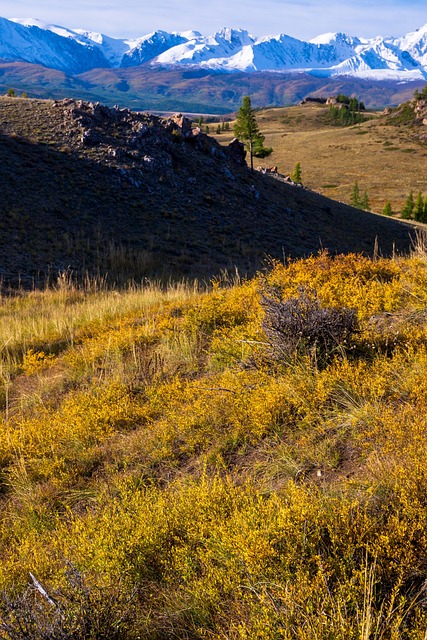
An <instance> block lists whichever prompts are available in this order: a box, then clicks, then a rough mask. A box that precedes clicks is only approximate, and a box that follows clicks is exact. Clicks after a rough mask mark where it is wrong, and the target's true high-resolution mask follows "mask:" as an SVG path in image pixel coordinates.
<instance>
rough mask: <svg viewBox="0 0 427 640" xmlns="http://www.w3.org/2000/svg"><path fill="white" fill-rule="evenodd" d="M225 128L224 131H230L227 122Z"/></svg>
mask: <svg viewBox="0 0 427 640" xmlns="http://www.w3.org/2000/svg"><path fill="white" fill-rule="evenodd" d="M225 130H226V131H230V123H229V122H226V123H225Z"/></svg>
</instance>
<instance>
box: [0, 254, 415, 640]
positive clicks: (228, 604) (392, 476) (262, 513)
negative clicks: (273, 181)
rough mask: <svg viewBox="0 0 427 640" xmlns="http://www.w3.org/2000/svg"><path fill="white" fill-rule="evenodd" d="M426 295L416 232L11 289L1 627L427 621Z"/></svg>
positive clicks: (323, 631) (173, 630)
mask: <svg viewBox="0 0 427 640" xmlns="http://www.w3.org/2000/svg"><path fill="white" fill-rule="evenodd" d="M301 304H302V306H301ZM295 305H296V306H297V307H298V305H300V306H299V307H298V308H299V310H300V311H301V309H303V310H304V309H305V311H304V313H302V314H300V317H302V320H303V321H302V325H301V328H300V339H299V340H295V335H293V336H291V337H292V340H289V331H287V330H288V329H289V327H291V328H292V327H293V326H294V325H293V324H292V323H293V322H294V321H295V318H294V317H293V316H292V314H290V313H289V310H290V309H292V308H295ZM426 306H427V258H426V254H425V252H424V251H423V247H422V244H421V243H420V245H419V248H418V252H417V253H414V254H413V255H412V256H410V257H406V258H395V259H385V258H379V259H376V260H371V259H369V258H367V257H363V256H361V255H355V254H349V255H341V256H336V257H335V258H332V257H330V256H329V255H328V254H327V253H325V252H324V253H321V254H319V255H317V256H315V257H311V258H307V259H304V260H299V261H288V262H287V263H286V264H281V263H275V264H273V265H272V268H271V270H270V271H269V272H268V273H263V274H259V275H258V276H256V277H255V278H253V279H251V280H247V281H246V280H245V281H242V282H240V281H238V280H235V281H234V282H230V281H218V280H217V281H214V282H213V283H212V284H211V286H210V287H209V288H199V287H197V286H196V285H193V286H191V287H190V286H188V285H174V286H170V287H169V288H166V289H160V288H158V287H157V286H155V285H148V284H147V285H146V286H145V287H132V288H128V289H123V290H115V291H111V290H108V289H106V288H105V287H103V286H102V283H96V282H88V283H87V286H86V288H77V287H75V286H74V285H73V283H72V282H71V281H70V279H69V278H68V277H67V276H66V275H64V276H63V277H60V278H59V279H58V282H57V284H56V286H55V287H52V288H50V289H47V290H45V291H32V292H22V293H21V294H19V293H18V294H17V295H15V296H13V297H12V296H7V297H2V298H1V307H0V342H1V344H2V365H1V366H2V369H1V397H2V408H3V414H2V419H1V427H0V464H1V476H0V478H1V485H0V487H1V496H0V509H1V511H0V512H1V529H0V558H1V562H0V588H1V592H2V594H3V596H2V598H1V599H0V600H1V605H0V610H1V614H0V634H1V637H3V638H7V639H8V640H12V639H13V640H15V639H17V638H19V639H21V638H22V639H23V638H37V639H38V638H44V639H46V638H50V639H52V640H53V638H55V639H58V638H77V639H79V638H82V639H83V638H93V639H101V638H131V639H132V638H135V639H136V638H144V639H147V640H160V639H163V638H175V639H182V640H184V639H186V640H188V639H194V640H196V639H197V640H199V639H200V640H201V639H206V638H209V639H210V640H223V639H224V638H227V639H230V640H242V639H245V640H277V639H285V640H288V639H289V640H291V639H292V640H293V639H300V640H303V639H304V640H305V639H308V638H310V639H318V640H332V639H333V640H335V639H340V640H352V639H355V640H356V639H357V640H368V639H376V640H379V639H382V640H386V639H387V640H388V639H390V640H398V639H399V640H401V639H404V640H409V639H410V640H423V639H424V638H425V634H426V629H427V608H426V605H427V600H426V590H425V585H426V580H427V511H426V495H427V471H426V470H427V441H426V439H427V435H426V434H427V430H426V416H427V385H426V380H427V316H426V311H425V310H426ZM272 309H273V311H272ZM274 309H276V311H274ZM350 310H353V311H351V313H350ZM276 312H277V313H276ZM275 314H276V315H275ZM350 317H351V318H352V324H351V326H350V325H348V326H349V330H348V332H347V333H345V332H344V333H342V332H341V333H339V332H338V333H337V331H336V328H337V327H338V328H339V327H340V322H341V320H340V318H350ZM278 319H279V320H280V322H279V324H277V322H278ZM307 327H310V332H308V331H307ZM272 336H273V338H272ZM338 336H339V337H338ZM331 338H332V339H331ZM30 572H31V574H32V575H33V576H34V578H35V579H36V580H37V581H38V583H40V584H41V585H42V586H43V588H44V589H45V590H46V592H47V594H48V596H49V599H50V600H49V601H48V600H47V596H43V595H42V594H41V593H40V590H38V589H37V588H36V587H35V586H34V584H35V583H34V582H33V581H32V579H31V578H30Z"/></svg>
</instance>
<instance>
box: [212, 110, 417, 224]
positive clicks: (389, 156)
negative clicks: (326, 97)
mask: <svg viewBox="0 0 427 640" xmlns="http://www.w3.org/2000/svg"><path fill="white" fill-rule="evenodd" d="M328 114H329V107H327V106H323V105H316V104H305V105H300V106H295V107H286V108H278V109H265V110H262V111H260V112H259V113H258V114H257V121H258V124H259V128H260V130H261V131H262V132H263V134H265V138H266V139H265V144H266V146H268V147H273V149H274V152H273V154H272V155H271V156H269V157H268V158H266V159H264V160H259V161H258V162H257V160H255V162H256V164H258V165H260V166H272V165H277V166H278V169H279V171H280V172H281V173H284V174H290V173H291V172H292V170H293V168H294V166H295V164H296V163H297V162H300V164H301V168H302V172H303V175H302V177H303V183H304V185H306V186H307V187H309V188H310V189H314V190H315V191H318V192H319V193H322V194H324V195H328V196H329V197H330V198H333V199H336V200H340V201H342V202H347V203H348V202H350V195H351V192H352V188H353V186H354V183H355V182H356V180H357V181H358V184H359V188H360V190H361V191H362V192H363V191H365V190H366V191H367V192H368V196H369V201H370V205H371V209H372V211H376V212H378V213H381V212H382V210H383V208H384V205H385V203H386V202H387V200H390V202H391V205H392V209H393V211H394V212H396V213H400V212H401V210H402V208H403V206H404V203H405V200H406V197H407V195H408V193H409V192H410V191H413V192H414V193H415V194H416V193H418V192H419V191H421V192H422V193H427V173H426V166H427V145H426V143H425V142H422V141H420V140H419V138H417V132H416V129H414V127H413V126H411V123H410V122H399V121H398V120H397V119H396V120H393V118H392V117H390V114H384V113H382V112H381V113H380V112H369V113H367V114H366V116H367V118H370V119H367V120H366V122H363V123H360V124H357V125H354V126H350V127H337V126H332V125H331V123H330V119H329V117H328ZM424 128H425V127H424ZM231 129H232V126H231ZM418 129H419V127H418ZM211 130H212V131H213V132H215V127H211ZM230 136H231V134H229V135H227V134H226V133H221V134H220V135H219V136H216V137H217V139H219V140H220V141H223V142H224V143H225V142H226V141H227V140H228V138H229V137H230ZM403 167H404V169H403Z"/></svg>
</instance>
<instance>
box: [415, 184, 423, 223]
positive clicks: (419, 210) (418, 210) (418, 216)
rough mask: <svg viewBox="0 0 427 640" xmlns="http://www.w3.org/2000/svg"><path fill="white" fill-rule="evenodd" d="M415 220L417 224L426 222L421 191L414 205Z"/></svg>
mask: <svg viewBox="0 0 427 640" xmlns="http://www.w3.org/2000/svg"><path fill="white" fill-rule="evenodd" d="M414 218H415V220H416V221H417V222H424V200H423V194H422V193H421V191H419V192H418V195H417V199H416V200H415V205H414Z"/></svg>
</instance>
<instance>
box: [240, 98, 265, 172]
mask: <svg viewBox="0 0 427 640" xmlns="http://www.w3.org/2000/svg"><path fill="white" fill-rule="evenodd" d="M234 135H235V136H236V138H239V139H240V140H241V141H242V142H243V143H244V144H245V146H246V148H247V150H248V151H249V156H250V162H251V171H252V173H253V170H254V158H253V157H254V156H255V155H256V156H258V157H260V158H263V157H265V156H266V155H269V154H270V153H271V152H272V151H273V149H271V148H266V147H264V136H263V135H262V133H260V131H259V129H258V124H257V121H256V118H255V112H254V110H253V109H252V105H251V99H250V97H249V96H245V97H244V98H243V101H242V106H241V107H240V109H239V111H238V113H237V118H236V123H235V125H234Z"/></svg>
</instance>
